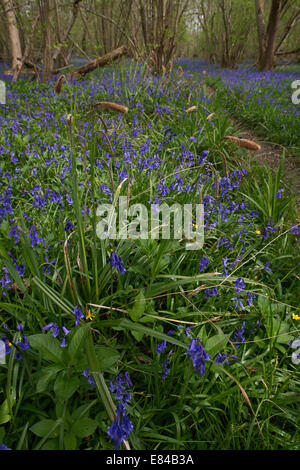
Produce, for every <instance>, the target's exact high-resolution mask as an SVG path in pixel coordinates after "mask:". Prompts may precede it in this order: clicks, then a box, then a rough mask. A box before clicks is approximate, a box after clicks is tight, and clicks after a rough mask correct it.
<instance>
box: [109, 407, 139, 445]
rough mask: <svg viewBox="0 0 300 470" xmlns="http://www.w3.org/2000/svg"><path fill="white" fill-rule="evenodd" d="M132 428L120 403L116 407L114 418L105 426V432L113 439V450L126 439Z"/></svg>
mask: <svg viewBox="0 0 300 470" xmlns="http://www.w3.org/2000/svg"><path fill="white" fill-rule="evenodd" d="M132 430H133V424H132V422H131V421H130V419H129V417H128V416H127V413H126V409H125V408H124V406H123V405H122V403H120V404H119V405H118V406H117V408H116V419H115V420H114V421H113V422H112V424H111V426H109V427H108V428H107V434H108V435H109V437H110V438H111V439H113V441H114V445H115V450H117V449H118V448H119V446H120V444H121V443H122V442H123V441H124V440H126V439H127V437H128V436H129V434H130V432H131V431H132Z"/></svg>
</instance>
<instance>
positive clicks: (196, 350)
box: [186, 338, 210, 377]
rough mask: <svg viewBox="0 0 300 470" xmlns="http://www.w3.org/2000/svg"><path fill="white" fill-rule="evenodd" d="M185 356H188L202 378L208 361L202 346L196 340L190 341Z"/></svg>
mask: <svg viewBox="0 0 300 470" xmlns="http://www.w3.org/2000/svg"><path fill="white" fill-rule="evenodd" d="M186 354H189V355H190V357H191V359H192V361H193V365H194V367H195V370H196V372H200V376H201V377H202V375H203V374H204V372H205V362H206V361H210V356H209V354H207V352H206V351H205V349H204V346H203V344H202V343H201V342H200V341H199V339H198V338H196V339H192V341H191V342H190V344H189V347H188V350H187V352H186Z"/></svg>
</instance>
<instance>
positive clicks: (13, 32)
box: [3, 0, 22, 75]
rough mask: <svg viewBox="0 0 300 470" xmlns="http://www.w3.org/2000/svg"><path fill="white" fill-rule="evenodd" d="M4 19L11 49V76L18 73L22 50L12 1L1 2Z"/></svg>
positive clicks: (20, 65) (4, 0)
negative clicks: (2, 3)
mask: <svg viewBox="0 0 300 470" xmlns="http://www.w3.org/2000/svg"><path fill="white" fill-rule="evenodd" d="M3 2H4V7H5V12H6V18H7V23H8V34H9V39H10V47H11V64H12V65H11V68H12V73H13V75H15V74H18V73H20V69H21V67H22V49H21V42H20V35H19V29H18V26H17V19H16V15H15V12H14V9H13V7H14V6H13V1H12V0H3Z"/></svg>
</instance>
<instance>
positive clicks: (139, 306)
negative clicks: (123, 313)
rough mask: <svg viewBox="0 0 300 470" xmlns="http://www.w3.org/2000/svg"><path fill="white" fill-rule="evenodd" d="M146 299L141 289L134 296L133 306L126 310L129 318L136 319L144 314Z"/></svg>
mask: <svg viewBox="0 0 300 470" xmlns="http://www.w3.org/2000/svg"><path fill="white" fill-rule="evenodd" d="M145 306H146V300H145V296H144V293H143V291H142V290H141V291H140V292H139V293H138V295H137V296H136V298H135V301H134V304H133V308H132V309H130V310H129V311H128V313H129V316H130V318H131V320H133V321H138V320H139V318H141V316H143V315H144V312H145Z"/></svg>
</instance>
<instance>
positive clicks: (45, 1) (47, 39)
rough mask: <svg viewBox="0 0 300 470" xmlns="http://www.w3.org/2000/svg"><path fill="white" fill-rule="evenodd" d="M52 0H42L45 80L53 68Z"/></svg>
mask: <svg viewBox="0 0 300 470" xmlns="http://www.w3.org/2000/svg"><path fill="white" fill-rule="evenodd" d="M50 4H51V0H40V12H41V22H42V25H43V31H44V71H43V81H44V82H46V81H47V80H49V78H50V77H51V72H52V68H53V59H52V43H51V24H50V6H51V5H50Z"/></svg>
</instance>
